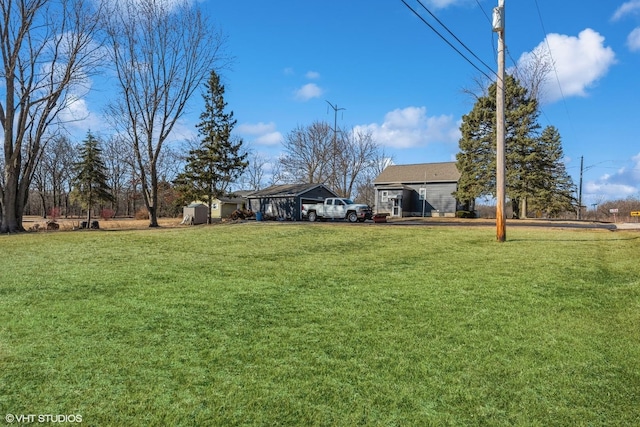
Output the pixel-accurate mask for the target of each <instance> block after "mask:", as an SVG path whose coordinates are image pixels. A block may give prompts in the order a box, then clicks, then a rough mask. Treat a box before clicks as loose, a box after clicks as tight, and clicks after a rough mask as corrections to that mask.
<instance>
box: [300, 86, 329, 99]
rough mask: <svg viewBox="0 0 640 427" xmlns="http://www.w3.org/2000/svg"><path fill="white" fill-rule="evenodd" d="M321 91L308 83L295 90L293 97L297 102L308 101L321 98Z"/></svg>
mask: <svg viewBox="0 0 640 427" xmlns="http://www.w3.org/2000/svg"><path fill="white" fill-rule="evenodd" d="M322 94H323V90H322V89H321V88H320V87H319V86H318V85H317V84H315V83H308V84H306V85H304V86H302V87H301V88H300V89H298V90H296V92H295V97H296V99H297V100H299V101H308V100H310V99H313V98H319V97H320V96H322Z"/></svg>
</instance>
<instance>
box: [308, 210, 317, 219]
mask: <svg viewBox="0 0 640 427" xmlns="http://www.w3.org/2000/svg"><path fill="white" fill-rule="evenodd" d="M307 218H308V219H309V222H315V221H316V219H318V215H316V213H315V212H313V211H311V212H309V215H307Z"/></svg>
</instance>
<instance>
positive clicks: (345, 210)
mask: <svg viewBox="0 0 640 427" xmlns="http://www.w3.org/2000/svg"><path fill="white" fill-rule="evenodd" d="M302 216H303V217H305V218H307V219H308V220H309V221H310V222H314V221H316V220H326V219H347V220H349V222H356V221H359V222H364V221H366V220H367V219H371V218H372V216H373V211H372V210H371V208H370V207H369V206H367V205H363V204H359V203H353V202H352V201H351V200H349V199H345V198H341V197H330V198H328V199H325V201H324V203H316V204H304V205H302Z"/></svg>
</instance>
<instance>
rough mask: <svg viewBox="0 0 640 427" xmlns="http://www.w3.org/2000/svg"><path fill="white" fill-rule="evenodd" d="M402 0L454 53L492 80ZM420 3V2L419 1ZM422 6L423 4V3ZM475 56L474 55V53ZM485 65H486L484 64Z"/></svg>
mask: <svg viewBox="0 0 640 427" xmlns="http://www.w3.org/2000/svg"><path fill="white" fill-rule="evenodd" d="M400 1H402V3H404V5H405V6H407V8H409V10H411V11H412V12H413V14H414V15H416V16H417V17H418V18H419V19H420V20H421V21H422V22H423V23H424V24H425V25H427V26H428V27H429V28H431V30H432V31H433V32H434V33H436V34H437V35H438V37H440V38H441V39H442V40H443V41H444V42H445V43H446V44H448V45H449V47H451V48H452V49H453V50H454V51H456V53H458V55H460V56H462V58H464V60H465V61H467V62H468V63H469V64H471V66H472V67H473V68H475V69H476V70H478V71H479V72H480V73H481V74H483V75H484V76H485V77H486V78H487V79H489V80H492V79H491V77H489V75H488V74H487V73H485V72H484V71H482V70H481V69H480V68H479V67H478V66H477V65H476V64H474V63H473V61H471V60H470V59H469V58H467V57H466V56H465V54H464V53H462V52H460V50H459V49H458V48H456V47H455V46H454V45H453V44H452V43H451V42H450V41H449V40H447V38H446V37H444V36H443V35H442V34H441V33H440V32H439V31H438V30H436V29H435V28H434V27H433V26H432V25H431V24H429V23H428V22H427V21H426V20H425V19H424V18H423V17H422V16H421V15H420V14H419V13H418V12H417V11H416V10H415V9H414V8H412V7H411V6H409V4H408V3H407V2H406V1H405V0H400ZM420 4H422V3H420ZM423 7H424V5H423ZM474 56H475V55H474ZM485 66H486V65H485ZM489 69H490V68H489ZM491 72H492V73H493V74H495V72H493V70H491Z"/></svg>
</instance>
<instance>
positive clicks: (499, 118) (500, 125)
mask: <svg viewBox="0 0 640 427" xmlns="http://www.w3.org/2000/svg"><path fill="white" fill-rule="evenodd" d="M493 31H494V32H496V33H498V80H497V82H496V199H497V200H496V238H497V240H498V242H504V241H505V240H507V231H506V222H507V217H506V214H505V210H504V205H505V199H506V197H505V155H504V151H505V148H504V134H505V124H504V108H505V107H504V99H505V97H504V56H505V55H504V0H498V7H496V8H494V9H493Z"/></svg>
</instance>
